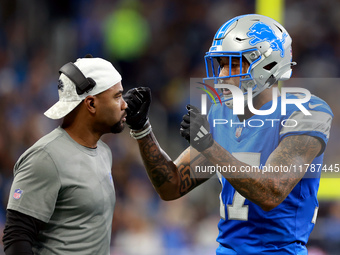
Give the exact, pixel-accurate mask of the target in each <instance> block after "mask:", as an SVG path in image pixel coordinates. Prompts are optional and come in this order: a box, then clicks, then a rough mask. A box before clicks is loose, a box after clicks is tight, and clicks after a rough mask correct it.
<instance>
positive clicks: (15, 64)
mask: <svg viewBox="0 0 340 255" xmlns="http://www.w3.org/2000/svg"><path fill="white" fill-rule="evenodd" d="M272 1H273V2H276V0H275V1H274V0H272ZM279 1H280V0H279ZM262 2H270V1H262ZM282 3H283V2H282ZM0 4H1V5H0V24H1V25H0V109H1V114H0V123H1V132H0V232H1V233H2V229H3V227H4V222H5V207H6V203H7V197H8V191H9V188H10V185H11V181H12V169H13V165H14V163H15V162H16V160H17V159H18V157H19V156H20V155H21V153H23V152H24V151H25V150H26V149H27V148H28V147H29V146H31V145H32V144H33V143H34V142H35V141H36V140H37V139H39V138H40V137H41V136H43V135H44V134H46V133H48V132H49V131H51V130H52V129H53V128H55V127H56V126H57V125H59V124H60V122H59V121H52V120H49V119H47V118H46V117H44V116H43V114H42V113H43V112H44V111H45V110H46V109H48V107H50V106H51V105H52V104H53V103H54V102H55V101H57V100H58V96H57V91H56V86H57V79H58V72H57V71H58V69H59V68H60V66H61V65H63V64H64V63H66V62H68V61H75V60H76V58H77V57H82V56H84V55H85V54H86V53H91V54H93V55H94V56H98V57H103V58H106V59H108V60H110V61H111V62H112V63H113V64H114V65H115V67H116V68H117V69H118V70H119V71H120V73H121V74H122V76H123V81H122V82H123V86H124V88H125V90H128V89H129V88H132V87H135V86H141V85H142V86H149V87H151V89H152V92H153V103H152V109H151V122H152V124H153V129H154V132H155V133H156V135H157V137H158V139H159V142H160V143H161V145H162V147H163V148H164V150H165V151H167V152H168V154H169V155H170V156H171V157H172V158H175V157H177V156H178V153H179V152H180V151H182V150H183V149H184V148H185V147H186V146H187V144H186V141H184V139H182V138H181V137H180V135H179V131H178V127H179V123H180V121H181V117H182V115H183V114H184V113H185V108H184V106H185V105H186V104H187V103H188V102H189V97H188V95H189V81H190V78H191V77H203V76H204V75H205V69H204V60H203V56H204V54H205V52H206V51H207V50H208V48H209V46H210V43H211V41H212V38H213V35H214V34H215V32H216V31H217V29H218V28H219V26H220V25H221V24H223V23H224V22H225V21H227V20H228V19H230V18H232V17H234V16H237V15H241V14H246V13H254V12H255V9H256V8H257V7H258V6H257V7H256V6H255V1H253V0H239V1H231V0H230V1H229V0H228V1H227V0H195V1H194V0H187V1H179V0H174V1H170V0H143V1H142V0H139V1H138V0H124V1H123V0H121V1H118V0H117V1H108V0H83V1H82V0H73V1H67V0H59V1H43V0H29V1H27V0H0ZM267 7H268V6H267ZM283 8H284V10H285V12H284V14H283V15H282V17H281V18H280V19H282V20H281V21H282V22H283V21H284V25H285V27H286V29H287V30H288V32H289V33H290V35H291V37H292V38H293V60H295V61H296V62H297V63H298V66H297V67H295V68H294V71H293V77H298V78H304V79H306V80H308V79H310V80H313V81H317V85H315V84H314V85H310V86H309V84H304V85H303V86H304V87H305V88H307V89H309V90H310V91H311V92H312V93H315V94H317V95H318V96H320V97H321V98H323V99H325V100H326V101H327V102H328V103H329V104H330V106H331V108H332V110H333V111H334V114H335V118H334V121H333V126H332V130H331V140H330V143H329V146H328V148H327V150H326V157H325V163H327V164H336V163H337V164H338V163H340V156H339V155H340V149H339V146H338V141H339V139H340V130H339V129H340V119H339V118H338V113H339V110H340V103H339V102H338V101H339V96H340V88H339V87H338V86H339V85H338V83H339V79H338V78H339V76H340V61H339V60H340V46H339V45H340V2H339V1H337V0H301V1H293V0H286V1H285V2H284V6H283ZM257 10H258V9H257ZM273 14H275V15H277V13H273ZM104 140H105V141H106V142H107V143H108V144H109V146H110V147H111V149H112V152H113V160H114V163H113V165H114V167H113V171H112V173H113V178H114V183H115V188H116V193H117V204H116V208H115V214H114V219H113V228H112V253H111V254H112V255H134V254H139V255H144V254H145V255H153V254H155V255H156V254H157V255H163V254H164V255H172V254H177V255H180V254H186V255H187V254H214V250H215V248H216V246H217V244H216V241H215V238H216V235H217V226H216V225H217V222H218V220H219V215H218V212H219V210H218V206H219V201H218V193H219V192H220V185H219V183H218V181H217V179H212V180H210V181H209V182H208V183H206V184H204V185H202V186H201V187H199V188H197V189H196V190H195V191H194V192H192V193H191V194H189V195H188V196H186V197H183V198H181V199H179V200H177V201H173V202H163V201H160V199H159V198H158V196H157V195H156V193H155V192H154V190H153V188H152V186H151V184H150V183H149V180H148V178H147V176H146V174H145V172H144V169H143V166H142V164H141V160H140V156H139V152H138V149H137V144H136V142H135V141H134V140H133V139H132V138H130V137H129V134H128V132H127V130H125V131H124V133H123V134H122V135H106V136H105V137H104ZM326 177H329V176H326ZM326 177H324V178H322V180H321V190H320V194H319V198H320V210H319V216H318V219H317V223H316V227H315V229H314V231H313V233H312V235H311V238H310V242H309V245H308V246H309V247H310V254H312V255H313V254H314V255H316V254H318V255H325V254H327V255H333V254H340V201H339V199H340V195H339V194H340V188H339V186H340V179H339V180H338V179H337V178H334V177H336V175H334V174H333V175H332V176H331V178H326ZM259 238H261V237H260V236H259ZM0 254H1V251H0Z"/></svg>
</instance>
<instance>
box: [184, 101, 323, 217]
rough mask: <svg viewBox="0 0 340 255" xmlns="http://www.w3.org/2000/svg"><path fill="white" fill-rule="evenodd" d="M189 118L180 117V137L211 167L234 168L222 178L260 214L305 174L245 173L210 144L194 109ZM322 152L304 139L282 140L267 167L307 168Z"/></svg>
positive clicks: (190, 109)
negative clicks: (305, 165)
mask: <svg viewBox="0 0 340 255" xmlns="http://www.w3.org/2000/svg"><path fill="white" fill-rule="evenodd" d="M187 109H188V114H186V115H184V116H183V121H182V124H181V134H182V136H183V137H184V138H185V139H186V140H187V141H188V142H189V143H190V145H191V146H192V147H194V148H195V149H197V150H198V151H200V152H201V154H202V155H204V157H205V158H206V159H208V160H209V161H210V162H211V163H212V164H213V165H219V166H221V169H223V166H225V168H224V169H228V167H229V166H233V167H234V169H236V171H232V172H225V171H222V172H221V174H222V175H223V176H224V177H225V178H226V179H227V180H228V181H229V183H230V184H231V185H232V186H233V187H234V188H235V189H236V190H237V191H238V192H239V193H240V194H241V195H243V196H244V197H245V198H247V199H248V200H250V201H252V202H253V203H255V204H257V205H259V206H260V207H261V208H262V209H263V210H266V211H268V210H271V209H273V208H274V207H276V206H277V205H279V204H280V203H281V202H282V201H283V200H284V199H285V198H286V197H287V196H288V194H289V193H290V192H291V190H292V189H293V188H294V187H295V185H296V184H297V183H298V182H299V181H300V180H301V178H302V177H303V175H304V173H305V172H304V171H291V172H288V173H286V172H265V173H263V172H260V171H258V172H249V171H248V172H247V171H244V169H249V168H251V166H250V165H247V164H245V163H243V162H241V161H239V160H237V159H236V158H235V157H234V156H233V155H232V154H231V153H229V152H228V151H227V150H225V149H224V148H223V147H222V146H220V145H219V144H218V143H217V142H216V141H214V140H213V138H212V135H211V134H210V133H209V123H208V121H207V119H206V118H205V117H204V116H202V115H201V114H200V112H199V110H198V109H197V108H196V107H193V106H188V107H187ZM321 149H322V144H321V142H320V141H319V140H318V139H317V138H314V137H311V136H307V135H296V136H288V137H286V138H284V139H283V140H282V141H281V143H280V144H279V146H278V147H277V148H276V149H275V151H274V152H273V153H272V154H271V155H270V157H269V158H268V160H267V162H266V166H269V165H270V166H272V167H275V166H278V167H281V166H288V167H289V166H291V165H292V166H294V165H295V166H303V165H304V164H310V163H311V162H312V161H313V159H314V158H315V157H316V156H317V155H318V153H319V152H320V150H321Z"/></svg>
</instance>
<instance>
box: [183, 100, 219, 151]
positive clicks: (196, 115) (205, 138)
mask: <svg viewBox="0 0 340 255" xmlns="http://www.w3.org/2000/svg"><path fill="white" fill-rule="evenodd" d="M187 110H188V113H187V114H186V115H184V116H183V120H182V123H181V129H180V133H181V135H182V136H183V137H184V138H185V139H186V140H187V141H188V142H189V144H190V145H191V146H192V147H194V148H195V149H196V150H198V151H199V152H201V151H204V150H205V149H207V148H209V147H210V146H212V145H213V143H214V139H213V138H212V135H211V134H210V133H209V131H210V125H209V122H208V120H207V118H206V117H205V116H202V115H201V113H200V111H199V110H198V109H197V108H196V107H195V106H192V105H190V104H189V105H187Z"/></svg>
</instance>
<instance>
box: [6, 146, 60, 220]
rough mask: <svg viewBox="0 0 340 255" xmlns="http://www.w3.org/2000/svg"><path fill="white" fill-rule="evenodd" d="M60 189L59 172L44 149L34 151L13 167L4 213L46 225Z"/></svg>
mask: <svg viewBox="0 0 340 255" xmlns="http://www.w3.org/2000/svg"><path fill="white" fill-rule="evenodd" d="M60 187H61V185H60V180H59V176H58V171H57V169H56V166H55V164H54V162H53V160H52V158H51V157H50V155H49V154H48V153H47V152H46V151H44V150H43V149H39V150H35V151H33V152H31V153H29V154H27V155H25V157H23V158H20V159H19V161H18V162H17V163H16V165H15V167H14V180H13V183H12V187H11V191H10V195H9V201H8V205H7V209H11V210H15V211H18V212H21V213H24V214H26V215H29V216H32V217H34V218H36V219H39V220H41V221H43V222H48V221H49V219H50V218H51V216H52V214H53V211H54V208H55V204H56V201H57V198H58V192H59V190H60Z"/></svg>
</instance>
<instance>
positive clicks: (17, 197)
mask: <svg viewBox="0 0 340 255" xmlns="http://www.w3.org/2000/svg"><path fill="white" fill-rule="evenodd" d="M22 192H23V191H22V190H21V189H16V190H15V191H14V194H13V198H14V199H19V198H21V194H22Z"/></svg>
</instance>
